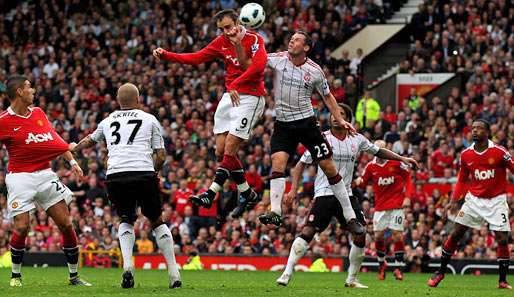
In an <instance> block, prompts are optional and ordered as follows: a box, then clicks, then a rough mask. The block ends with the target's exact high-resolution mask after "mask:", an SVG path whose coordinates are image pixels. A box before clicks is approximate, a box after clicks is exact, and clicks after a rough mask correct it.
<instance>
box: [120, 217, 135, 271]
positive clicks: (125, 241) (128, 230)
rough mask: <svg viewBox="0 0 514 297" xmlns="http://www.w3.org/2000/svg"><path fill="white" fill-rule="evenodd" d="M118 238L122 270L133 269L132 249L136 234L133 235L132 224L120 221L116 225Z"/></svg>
mask: <svg viewBox="0 0 514 297" xmlns="http://www.w3.org/2000/svg"><path fill="white" fill-rule="evenodd" d="M118 240H119V241H120V248H121V255H122V256H123V270H125V271H132V270H134V264H133V263H132V250H133V249H134V242H135V241H136V236H135V235H134V226H132V225H130V224H127V223H121V224H120V226H119V227H118Z"/></svg>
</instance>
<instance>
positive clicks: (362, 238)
mask: <svg viewBox="0 0 514 297" xmlns="http://www.w3.org/2000/svg"><path fill="white" fill-rule="evenodd" d="M353 244H355V246H357V247H360V248H363V247H364V246H365V245H366V235H365V234H361V235H356V236H355V237H354V238H353Z"/></svg>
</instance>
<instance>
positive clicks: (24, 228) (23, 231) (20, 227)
mask: <svg viewBox="0 0 514 297" xmlns="http://www.w3.org/2000/svg"><path fill="white" fill-rule="evenodd" d="M14 230H16V233H17V234H18V236H19V237H23V238H24V237H27V235H28V233H29V225H28V224H26V225H24V224H16V225H15V226H14Z"/></svg>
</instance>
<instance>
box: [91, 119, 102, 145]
mask: <svg viewBox="0 0 514 297" xmlns="http://www.w3.org/2000/svg"><path fill="white" fill-rule="evenodd" d="M104 125H105V121H101V122H100V124H98V127H96V130H95V131H94V132H93V133H91V135H89V136H90V137H91V139H92V140H93V141H94V142H100V141H102V140H104V139H105V135H104Z"/></svg>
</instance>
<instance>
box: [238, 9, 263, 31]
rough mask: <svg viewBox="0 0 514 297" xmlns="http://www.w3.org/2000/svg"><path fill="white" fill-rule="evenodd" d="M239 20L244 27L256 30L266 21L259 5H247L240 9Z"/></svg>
mask: <svg viewBox="0 0 514 297" xmlns="http://www.w3.org/2000/svg"><path fill="white" fill-rule="evenodd" d="M239 20H240V21H241V23H242V24H243V25H244V26H245V27H247V28H250V29H257V28H259V27H260V26H261V25H262V24H263V23H264V21H265V20H266V13H265V12H264V8H262V6H261V5H260V4H257V3H248V4H245V5H244V6H243V7H242V8H241V12H240V13H239Z"/></svg>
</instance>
